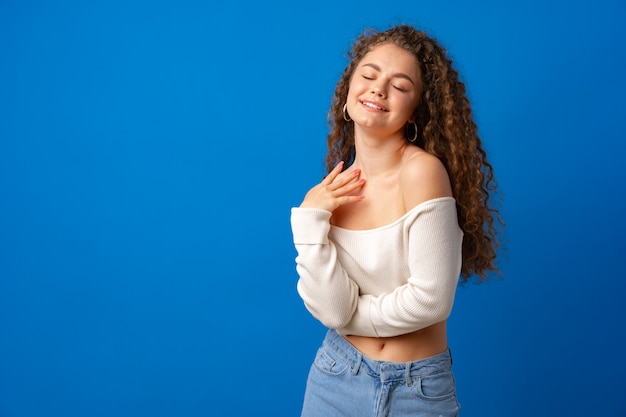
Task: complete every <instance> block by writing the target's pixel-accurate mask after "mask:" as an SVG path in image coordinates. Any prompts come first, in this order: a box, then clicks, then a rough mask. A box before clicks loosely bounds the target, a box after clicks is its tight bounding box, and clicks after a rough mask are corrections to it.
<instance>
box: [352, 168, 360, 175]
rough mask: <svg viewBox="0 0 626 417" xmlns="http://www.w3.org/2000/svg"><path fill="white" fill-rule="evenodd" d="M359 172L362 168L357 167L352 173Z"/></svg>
mask: <svg viewBox="0 0 626 417" xmlns="http://www.w3.org/2000/svg"><path fill="white" fill-rule="evenodd" d="M359 172H361V170H360V169H358V168H357V169H355V170H354V171H352V173H353V174H358V173H359Z"/></svg>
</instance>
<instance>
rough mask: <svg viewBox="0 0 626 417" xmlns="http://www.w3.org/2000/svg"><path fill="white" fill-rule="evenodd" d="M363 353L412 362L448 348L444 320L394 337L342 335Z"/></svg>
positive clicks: (372, 356) (385, 358) (371, 356)
mask: <svg viewBox="0 0 626 417" xmlns="http://www.w3.org/2000/svg"><path fill="white" fill-rule="evenodd" d="M344 337H345V339H346V340H347V341H348V342H350V343H351V344H352V346H354V347H355V348H356V349H357V350H359V351H360V352H361V353H362V354H363V355H365V356H367V357H369V358H372V359H374V360H378V361H389V362H413V361H418V360H420V359H425V358H428V357H431V356H434V355H437V354H439V353H442V352H444V351H445V350H446V349H447V348H448V339H447V335H446V322H445V321H442V322H440V323H437V324H433V325H432V326H430V327H426V328H424V329H421V330H417V331H415V332H412V333H407V334H403V335H400V336H394V337H367V336H352V335H348V336H344Z"/></svg>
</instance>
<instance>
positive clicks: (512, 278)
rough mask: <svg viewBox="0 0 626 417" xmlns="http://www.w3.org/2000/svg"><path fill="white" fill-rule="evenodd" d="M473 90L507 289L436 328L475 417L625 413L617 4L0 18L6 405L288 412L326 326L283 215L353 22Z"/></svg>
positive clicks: (0, 314)
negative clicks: (501, 232)
mask: <svg viewBox="0 0 626 417" xmlns="http://www.w3.org/2000/svg"><path fill="white" fill-rule="evenodd" d="M402 22H406V23H410V24H414V25H416V26H419V27H421V28H423V29H426V30H427V31H429V32H430V33H431V34H432V35H433V36H435V37H437V38H438V39H439V40H440V41H441V42H442V43H443V44H444V45H445V46H446V47H447V49H448V50H449V52H450V55H451V56H452V58H453V59H454V60H455V63H456V66H457V68H458V69H459V70H460V72H461V74H462V77H463V80H464V81H465V82H466V83H467V87H468V91H469V96H470V98H471V100H472V103H473V108H474V111H475V116H476V120H477V122H478V125H479V128H480V134H481V137H482V138H483V141H484V144H485V147H486V149H487V151H488V153H489V156H490V159H491V161H492V163H493V165H494V168H495V172H496V175H497V178H498V181H499V184H500V186H501V190H502V194H503V196H504V207H503V211H502V212H503V216H504V219H505V221H506V223H507V225H508V227H507V228H506V235H505V238H506V240H507V241H508V243H507V253H506V254H505V255H504V256H503V258H502V263H501V267H502V270H503V272H504V279H503V280H494V281H490V282H489V283H487V284H483V285H473V284H469V285H466V286H464V287H461V288H459V290H458V294H457V300H456V305H455V309H454V311H453V315H452V317H451V319H450V321H449V323H450V324H449V330H450V344H451V346H452V349H453V353H454V361H455V362H454V366H455V370H456V376H457V382H458V393H459V400H460V402H461V404H462V406H463V415H464V416H466V417H469V416H481V417H485V416H524V417H527V416H592V415H602V416H626V404H625V402H624V399H623V398H624V397H623V395H624V393H625V392H626V383H625V382H624V374H625V372H626V360H625V358H624V354H623V344H622V341H621V340H622V338H623V336H624V318H625V316H626V310H625V308H624V304H625V302H624V290H625V289H626V288H625V284H624V272H623V271H624V268H623V266H622V262H623V261H624V253H625V251H624V249H625V244H624V241H623V237H624V234H625V232H626V223H625V221H624V213H626V203H625V202H624V198H623V196H624V191H625V187H624V179H625V176H624V174H623V159H624V152H625V151H626V146H625V141H626V127H625V124H624V120H625V117H626V105H625V101H624V100H625V99H624V97H625V96H626V81H625V78H624V65H625V64H626V48H625V47H624V45H625V42H626V25H625V24H624V22H626V4H625V3H624V1H608V0H599V1H580V2H565V1H552V2H543V1H537V0H533V1H526V2H516V3H514V4H504V3H503V2H498V1H474V2H454V1H449V2H443V1H433V0H430V1H396V0H391V1H385V2H383V3H382V4H381V2H374V1H369V0H363V1H358V2H356V1H354V2H349V1H346V2H338V1H327V0H321V1H316V2H283V3H280V2H274V3H272V2H269V3H268V2H241V1H233V2H224V3H223V4H213V3H212V2H200V1H190V0H182V1H175V2H174V1H152V2H148V1H101V2H90V3H87V2H81V1H56V2H34V1H7V0H2V2H1V3H0V415H1V416H2V417H26V416H38V417H39V416H64V417H72V416H93V417H95V416H206V415H219V414H220V411H219V410H222V409H224V408H226V409H228V410H229V411H227V412H225V413H224V414H223V415H272V416H295V415H298V412H299V409H300V404H301V399H302V393H303V390H304V384H305V379H306V374H307V372H308V368H309V366H310V363H311V361H312V358H313V355H314V354H315V351H316V349H317V347H318V344H319V342H320V340H321V338H322V336H323V333H324V329H323V328H322V326H321V325H320V324H318V323H317V322H316V321H315V320H314V319H313V318H312V317H311V316H310V315H309V314H308V313H307V312H306V310H305V309H304V307H303V306H302V303H301V301H300V299H299V298H298V296H297V293H296V291H295V283H296V279H297V276H296V273H295V264H294V257H295V250H294V249H293V246H292V244H291V231H290V228H289V211H290V208H291V207H292V206H294V205H298V204H299V202H300V201H301V198H302V197H303V195H304V193H305V191H306V190H307V189H308V188H309V187H310V186H312V185H313V184H315V183H316V182H318V180H319V179H320V178H321V176H322V174H323V157H324V153H325V138H326V132H327V126H326V111H327V109H328V107H329V104H330V97H331V95H332V92H333V90H334V84H335V82H336V80H337V79H338V77H339V75H340V73H341V71H342V70H343V68H344V66H345V64H346V61H345V59H344V55H345V52H346V51H347V49H348V47H349V45H350V44H351V43H352V41H353V40H354V38H355V37H356V36H357V35H358V34H359V33H360V32H361V30H362V29H363V28H364V27H366V26H374V27H378V28H382V29H384V28H386V27H388V25H389V24H392V23H402Z"/></svg>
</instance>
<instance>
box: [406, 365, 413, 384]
mask: <svg viewBox="0 0 626 417" xmlns="http://www.w3.org/2000/svg"><path fill="white" fill-rule="evenodd" d="M412 364H413V362H407V363H406V364H405V366H406V368H405V369H404V377H405V378H406V385H407V387H410V386H411V385H413V380H412V379H411V365H412Z"/></svg>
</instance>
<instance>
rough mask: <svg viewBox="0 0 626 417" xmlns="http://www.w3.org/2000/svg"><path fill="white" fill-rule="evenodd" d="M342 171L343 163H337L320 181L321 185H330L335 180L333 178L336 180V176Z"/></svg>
mask: <svg viewBox="0 0 626 417" xmlns="http://www.w3.org/2000/svg"><path fill="white" fill-rule="evenodd" d="M342 169H343V161H339V163H337V165H335V167H334V168H333V169H332V171H330V172H329V173H328V175H326V177H324V179H323V180H322V184H324V185H328V184H331V183H332V182H333V181H334V180H335V178H337V175H339V174H340V173H341V170H342Z"/></svg>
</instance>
